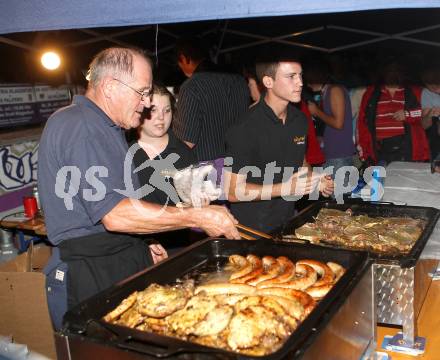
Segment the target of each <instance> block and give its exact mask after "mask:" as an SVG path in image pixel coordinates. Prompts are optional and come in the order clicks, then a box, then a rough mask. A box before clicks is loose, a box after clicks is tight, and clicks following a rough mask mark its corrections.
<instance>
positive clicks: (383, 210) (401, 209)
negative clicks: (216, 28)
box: [273, 200, 440, 268]
mask: <svg viewBox="0 0 440 360" xmlns="http://www.w3.org/2000/svg"><path fill="white" fill-rule="evenodd" d="M322 208H328V209H337V210H342V211H345V210H347V209H349V208H350V209H351V210H353V214H354V215H360V214H365V215H369V216H371V217H375V216H383V217H387V216H390V217H391V216H398V217H405V216H408V217H412V218H418V219H423V220H426V221H427V223H426V226H425V228H424V229H423V232H422V234H421V235H420V238H419V239H418V240H417V241H416V243H415V244H414V246H413V247H412V249H411V250H410V251H409V252H408V253H406V254H400V255H390V254H386V253H384V254H382V253H377V252H372V251H368V249H365V251H367V252H369V254H370V257H372V258H374V259H375V260H376V262H379V263H386V264H390V263H392V264H397V265H399V266H400V267H402V268H409V267H413V266H415V264H416V262H417V260H418V259H419V257H420V254H421V253H422V251H423V248H424V247H425V245H426V242H427V241H428V239H429V237H430V235H431V233H432V232H433V230H434V228H435V224H436V223H437V220H438V219H439V217H440V210H438V209H435V208H432V207H422V206H404V205H395V204H392V203H379V202H377V203H376V202H364V201H356V200H354V201H353V200H352V201H346V202H345V203H344V204H337V203H336V202H334V201H317V202H315V203H313V204H312V205H310V206H308V207H307V208H305V209H304V210H302V211H301V212H300V213H299V214H297V215H296V216H295V217H293V218H292V219H291V220H290V221H288V222H287V224H285V225H283V226H282V227H281V228H280V229H277V230H275V231H274V232H273V235H274V236H275V237H276V238H278V239H280V240H282V239H283V237H284V236H286V235H292V234H293V235H294V234H295V229H296V228H298V227H300V226H302V225H304V224H305V223H306V222H314V221H315V220H314V217H316V215H317V214H318V212H319V211H320V210H321V209H322ZM286 240H288V239H286ZM292 241H298V242H302V243H309V241H308V240H303V239H297V240H295V239H292ZM317 245H318V246H323V247H327V248H336V249H342V248H343V247H341V246H338V245H332V244H330V243H325V242H323V243H320V244H317ZM347 250H350V251H352V250H353V249H350V248H347ZM356 250H357V251H363V250H361V249H356Z"/></svg>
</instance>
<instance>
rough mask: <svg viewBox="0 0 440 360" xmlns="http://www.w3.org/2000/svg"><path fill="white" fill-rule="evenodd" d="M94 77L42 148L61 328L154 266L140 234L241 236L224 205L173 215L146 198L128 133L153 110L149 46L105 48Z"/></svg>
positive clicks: (51, 275) (56, 319) (41, 184)
mask: <svg viewBox="0 0 440 360" xmlns="http://www.w3.org/2000/svg"><path fill="white" fill-rule="evenodd" d="M88 80H89V83H88V87H87V91H86V94H85V96H75V97H74V98H73V101H72V104H71V105H69V106H67V107H65V108H62V109H60V110H58V111H56V112H55V113H54V114H53V115H52V116H51V117H50V118H49V120H48V121H47V123H46V125H45V128H44V131H43V134H42V137H41V140H40V145H39V153H38V156H39V158H38V191H39V194H40V200H41V204H42V207H43V211H44V214H45V223H46V228H47V233H48V239H49V241H50V242H51V243H52V244H53V245H54V246H55V247H54V249H53V252H52V257H51V259H50V260H49V263H48V264H47V266H46V268H45V269H44V272H45V274H46V275H47V278H46V279H47V290H48V291H47V298H48V305H49V310H50V313H51V316H52V320H53V324H54V327H55V328H56V329H59V328H60V326H61V323H62V316H63V314H64V313H65V312H66V310H67V309H69V308H71V307H73V306H75V305H76V304H78V303H79V302H81V301H83V300H85V299H86V298H88V297H90V296H92V295H94V294H96V293H98V292H100V291H102V290H104V289H106V288H108V287H110V286H111V285H113V284H115V283H116V282H118V281H121V280H123V279H125V278H127V277H129V276H131V275H133V274H135V273H137V272H139V271H141V270H144V269H145V268H146V267H148V266H150V265H152V264H153V262H152V259H151V256H150V251H149V250H150V249H149V247H148V243H147V242H145V241H144V240H143V239H140V238H138V237H134V236H132V235H131V234H151V233H156V232H161V231H169V230H175V229H180V228H184V227H191V226H197V227H200V228H202V229H204V230H205V231H206V232H207V233H208V234H209V235H211V236H221V235H225V236H226V237H228V238H230V239H239V238H240V236H239V233H238V231H237V229H236V227H235V224H236V220H235V219H234V217H233V216H232V215H231V214H230V213H229V211H228V210H227V209H225V208H224V207H221V206H207V207H204V208H185V209H179V208H176V207H173V206H168V207H167V208H166V209H163V207H162V205H159V204H154V203H151V202H148V201H143V200H138V199H137V198H136V197H137V194H136V190H138V189H139V183H138V181H137V179H136V177H132V172H133V166H132V163H131V162H130V161H127V159H128V160H129V158H130V157H129V156H127V155H128V144H127V142H126V140H125V134H124V130H125V129H130V128H136V127H138V126H139V125H140V120H141V114H142V112H143V110H144V108H149V107H150V105H151V100H150V95H151V89H152V81H153V76H152V62H151V60H150V58H148V57H147V56H145V55H144V53H143V52H142V51H141V50H139V49H132V48H109V49H106V50H103V51H101V52H100V53H98V54H97V55H96V56H95V57H94V59H93V60H92V62H91V64H90V68H89V74H88ZM126 165H128V166H126ZM127 171H129V173H128V174H127ZM130 182H131V183H130Z"/></svg>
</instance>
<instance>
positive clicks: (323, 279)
mask: <svg viewBox="0 0 440 360" xmlns="http://www.w3.org/2000/svg"><path fill="white" fill-rule="evenodd" d="M297 264H306V265H309V266H311V267H313V268H314V269H315V270H316V272H317V273H318V274H319V276H320V279H318V280H317V281H316V283H315V284H314V285H313V286H321V285H325V284H332V283H333V280H334V278H335V274H334V273H333V271H332V269H330V268H329V267H328V266H327V265H326V264H324V263H322V262H320V261H317V260H312V259H306V260H300V261H298V262H297Z"/></svg>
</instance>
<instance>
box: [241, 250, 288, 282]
mask: <svg viewBox="0 0 440 360" xmlns="http://www.w3.org/2000/svg"><path fill="white" fill-rule="evenodd" d="M280 270H281V265H280V264H279V262H278V261H277V260H276V259H275V258H274V257H272V256H264V257H263V273H262V274H260V275H258V276H256V277H254V278H253V279H251V280H249V281H247V282H246V284H249V285H252V286H256V285H257V284H259V283H261V282H263V281H265V280H270V279H273V278H275V277H276V276H277V275H278V274H279V272H280Z"/></svg>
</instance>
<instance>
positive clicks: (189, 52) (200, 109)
mask: <svg viewBox="0 0 440 360" xmlns="http://www.w3.org/2000/svg"><path fill="white" fill-rule="evenodd" d="M175 50H176V56H177V64H178V66H179V67H180V69H181V70H182V72H183V73H184V74H185V76H186V77H188V79H187V80H186V81H185V82H184V83H183V84H182V86H181V87H180V91H179V98H178V102H177V116H176V119H175V121H174V122H173V129H174V131H175V133H176V135H177V136H178V137H179V138H180V139H181V140H182V141H184V142H185V143H186V144H187V145H188V146H189V147H190V148H191V149H193V151H194V153H195V156H196V158H197V160H198V161H209V160H215V159H218V158H223V157H224V154H225V134H226V131H227V130H228V129H229V128H230V127H231V126H232V125H234V124H235V123H236V122H237V121H238V119H239V118H240V116H241V115H243V114H244V113H245V112H246V111H247V109H248V107H249V103H250V97H249V90H248V87H247V84H246V81H245V80H244V78H243V77H242V76H240V75H237V74H231V73H226V72H222V71H220V70H219V69H218V68H217V67H216V66H215V65H214V64H213V63H211V62H210V61H209V56H208V52H207V51H206V49H205V48H204V46H203V44H202V43H201V41H200V40H199V39H196V38H181V39H179V41H178V42H177V44H176V49H175Z"/></svg>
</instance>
